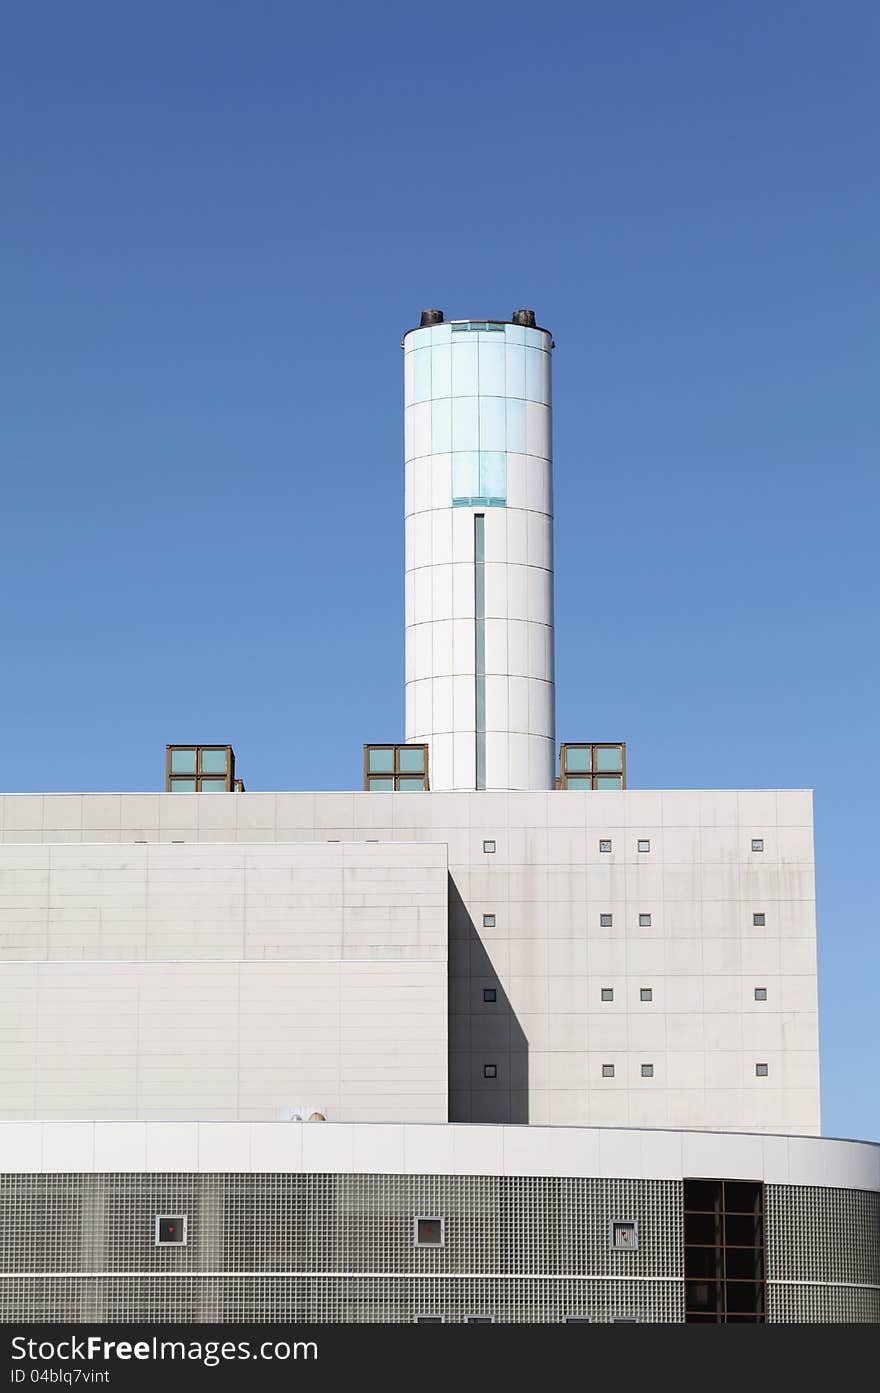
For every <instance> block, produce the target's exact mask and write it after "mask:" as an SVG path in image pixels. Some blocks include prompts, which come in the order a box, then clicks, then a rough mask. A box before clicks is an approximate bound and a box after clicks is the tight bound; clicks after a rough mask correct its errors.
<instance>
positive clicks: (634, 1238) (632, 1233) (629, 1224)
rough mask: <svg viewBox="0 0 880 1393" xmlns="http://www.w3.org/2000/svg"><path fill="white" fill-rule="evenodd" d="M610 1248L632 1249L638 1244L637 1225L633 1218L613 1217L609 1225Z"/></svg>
mask: <svg viewBox="0 0 880 1393" xmlns="http://www.w3.org/2000/svg"><path fill="white" fill-rule="evenodd" d="M611 1246H612V1248H627V1249H629V1250H633V1249H635V1248H638V1246H639V1226H638V1224H637V1223H636V1221H635V1219H615V1221H614V1223H613V1224H612V1225H611Z"/></svg>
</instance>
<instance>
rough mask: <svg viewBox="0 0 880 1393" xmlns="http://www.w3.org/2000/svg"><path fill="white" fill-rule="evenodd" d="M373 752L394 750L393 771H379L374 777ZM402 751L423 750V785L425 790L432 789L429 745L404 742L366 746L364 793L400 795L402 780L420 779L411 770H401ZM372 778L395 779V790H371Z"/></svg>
mask: <svg viewBox="0 0 880 1393" xmlns="http://www.w3.org/2000/svg"><path fill="white" fill-rule="evenodd" d="M371 750H392V751H393V753H394V758H393V763H392V769H391V771H386V772H385V773H379V772H378V771H377V772H376V773H375V774H373V775H371V774H370V751H371ZM401 750H422V751H423V753H424V773H423V775H422V778H423V779H424V785H423V787H424V788H425V790H428V789H430V787H431V782H430V779H429V777H428V746H427V745H421V744H419V743H416V744H412V745H410V744H407V743H406V742H405V741H404V742H403V743H402V744H399V745H394V744H381V743H380V744H373V745H364V793H399V792H400V780H401V778H404V779H417V778H418V777H419V776H418V774H417V773H414V772H413V771H412V770H411V769H401V767H400V751H401ZM371 777H372V778H374V779H393V780H394V787H393V788H386V789H379V788H373V789H371V788H370V779H371Z"/></svg>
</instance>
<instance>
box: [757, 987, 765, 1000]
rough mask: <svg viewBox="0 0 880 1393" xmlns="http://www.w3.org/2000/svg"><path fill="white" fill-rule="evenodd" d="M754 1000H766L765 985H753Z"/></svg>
mask: <svg viewBox="0 0 880 1393" xmlns="http://www.w3.org/2000/svg"><path fill="white" fill-rule="evenodd" d="M755 1000H756V1001H766V1000H767V988H766V987H755Z"/></svg>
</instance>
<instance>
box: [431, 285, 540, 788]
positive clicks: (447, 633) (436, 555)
mask: <svg viewBox="0 0 880 1393" xmlns="http://www.w3.org/2000/svg"><path fill="white" fill-rule="evenodd" d="M517 316H519V317H520V322H514V323H504V322H501V321H497V320H495V321H493V320H489V321H486V320H457V321H453V322H451V323H435V324H433V325H425V323H424V315H423V316H422V324H421V326H420V327H419V328H418V329H413V330H410V332H409V333H408V334H407V335H406V336H405V338H404V363H405V401H406V408H405V411H406V431H405V435H406V449H405V456H406V464H405V469H406V508H405V511H406V740H407V743H413V744H416V743H427V744H428V745H429V746H430V769H431V787H432V789H434V790H438V789H482V788H485V789H552V788H553V787H554V780H555V753H556V731H555V709H554V708H555V693H554V656H553V518H552V509H553V503H552V498H553V489H552V463H551V420H550V415H551V413H550V356H551V349H552V347H553V340H552V338H551V336H550V334H549V333H548V332H547V331H546V330H544V329H538V328H536V327H534V313H533V312H532V311H531V310H518V311H517V312H516V314H515V315H514V320H515V321H516V319H517ZM522 316H527V317H528V318H529V320H530V322H529V323H525V322H522Z"/></svg>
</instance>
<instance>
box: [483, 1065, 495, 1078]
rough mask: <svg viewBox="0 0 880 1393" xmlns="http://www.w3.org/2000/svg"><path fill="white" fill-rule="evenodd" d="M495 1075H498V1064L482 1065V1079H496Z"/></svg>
mask: <svg viewBox="0 0 880 1393" xmlns="http://www.w3.org/2000/svg"><path fill="white" fill-rule="evenodd" d="M497 1077H498V1065H497V1064H484V1065H483V1078H484V1079H497Z"/></svg>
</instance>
